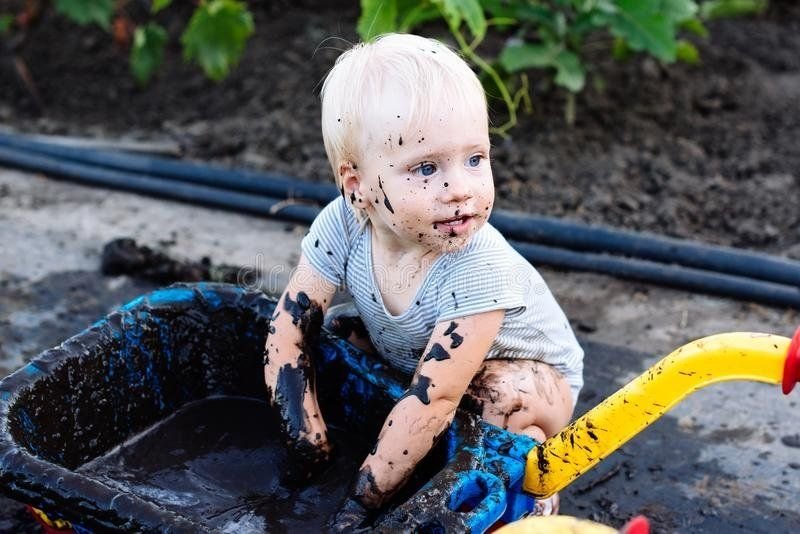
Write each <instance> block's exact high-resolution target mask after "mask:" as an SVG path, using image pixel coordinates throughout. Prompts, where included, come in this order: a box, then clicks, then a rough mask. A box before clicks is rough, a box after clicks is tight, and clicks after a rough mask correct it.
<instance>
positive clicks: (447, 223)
mask: <svg viewBox="0 0 800 534" xmlns="http://www.w3.org/2000/svg"><path fill="white" fill-rule="evenodd" d="M472 219H473V216H472V215H460V216H458V217H452V218H450V219H444V220H441V221H437V222H436V224H434V225H433V227H434V228H439V229H440V230H442V231H444V232H447V233H448V234H449V235H450V236H451V237H453V236H456V235H459V234H462V233H465V232H467V231H468V230H469V228H470V222H471V221H472Z"/></svg>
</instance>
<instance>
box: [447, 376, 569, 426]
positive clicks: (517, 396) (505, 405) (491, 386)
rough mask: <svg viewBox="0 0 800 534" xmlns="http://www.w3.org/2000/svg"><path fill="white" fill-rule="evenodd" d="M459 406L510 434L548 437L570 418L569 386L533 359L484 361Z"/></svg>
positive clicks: (560, 377)
mask: <svg viewBox="0 0 800 534" xmlns="http://www.w3.org/2000/svg"><path fill="white" fill-rule="evenodd" d="M462 406H463V407H465V408H466V409H468V410H470V411H472V412H473V413H478V414H480V415H481V416H482V417H483V419H484V420H486V421H487V422H489V423H492V424H494V425H497V426H499V427H501V428H505V429H507V430H510V431H512V432H519V433H526V434H530V435H532V437H536V438H537V439H539V438H541V434H542V433H544V434H545V435H546V436H548V437H549V436H552V435H554V434H556V433H557V432H558V431H560V430H561V429H562V428H563V427H564V426H566V425H567V423H568V422H569V420H570V418H571V417H572V408H573V407H572V395H571V392H570V388H569V384H568V383H567V381H566V379H565V378H564V376H563V375H561V373H559V372H558V371H556V370H555V369H553V368H552V367H551V366H549V365H547V364H545V363H542V362H537V361H533V360H487V361H485V362H484V363H483V365H482V367H481V369H480V371H479V372H478V373H477V374H476V375H475V378H474V379H473V380H472V382H471V383H470V385H469V388H468V389H467V392H466V393H465V395H464V401H463V402H462Z"/></svg>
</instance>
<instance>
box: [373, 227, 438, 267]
mask: <svg viewBox="0 0 800 534" xmlns="http://www.w3.org/2000/svg"><path fill="white" fill-rule="evenodd" d="M371 226H372V246H373V249H374V251H376V252H379V253H380V254H381V255H383V256H384V257H385V258H387V259H388V260H390V261H392V262H393V263H401V262H403V263H405V262H417V263H423V262H433V260H435V259H436V258H437V257H438V256H439V253H437V252H436V251H434V250H431V249H430V248H428V247H425V246H422V245H420V244H419V243H410V242H405V241H401V240H400V239H398V238H397V236H396V235H395V234H394V233H392V232H391V231H390V230H388V229H386V228H381V227H379V226H377V225H374V224H373V225H371Z"/></svg>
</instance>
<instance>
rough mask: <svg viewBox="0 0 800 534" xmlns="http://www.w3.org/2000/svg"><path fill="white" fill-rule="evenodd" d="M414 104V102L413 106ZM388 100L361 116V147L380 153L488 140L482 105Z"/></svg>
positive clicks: (485, 114)
mask: <svg viewBox="0 0 800 534" xmlns="http://www.w3.org/2000/svg"><path fill="white" fill-rule="evenodd" d="M415 104H417V105H415ZM419 104H420V103H419V102H417V103H415V102H412V101H410V100H409V99H390V100H386V101H385V102H382V103H381V105H380V106H375V107H373V109H372V110H370V112H369V113H365V115H364V116H363V117H362V121H361V126H362V136H361V138H362V147H363V148H365V149H368V150H374V149H383V151H384V152H401V151H402V152H409V151H411V150H413V151H415V152H417V151H419V150H417V149H427V148H430V149H433V147H434V146H438V147H441V148H442V149H443V148H444V147H446V146H448V145H453V144H465V143H467V140H468V139H469V140H472V141H475V140H477V142H483V141H484V140H485V141H486V142H488V128H489V125H488V118H487V113H486V108H485V107H484V106H483V105H481V104H478V105H475V104H473V103H471V102H466V101H464V100H463V99H455V100H449V101H438V102H427V103H426V104H428V105H423V106H421V105H419Z"/></svg>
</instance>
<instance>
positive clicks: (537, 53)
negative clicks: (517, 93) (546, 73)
mask: <svg viewBox="0 0 800 534" xmlns="http://www.w3.org/2000/svg"><path fill="white" fill-rule="evenodd" d="M562 50H563V47H562V46H561V45H559V44H556V43H544V44H530V43H515V44H509V45H506V47H505V48H504V49H503V51H502V52H500V57H499V58H498V60H499V62H500V65H502V67H503V68H504V69H505V70H506V71H508V72H517V71H521V70H526V69H531V68H542V67H550V66H554V65H555V63H556V60H557V57H558V55H559V53H561V51H562Z"/></svg>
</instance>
